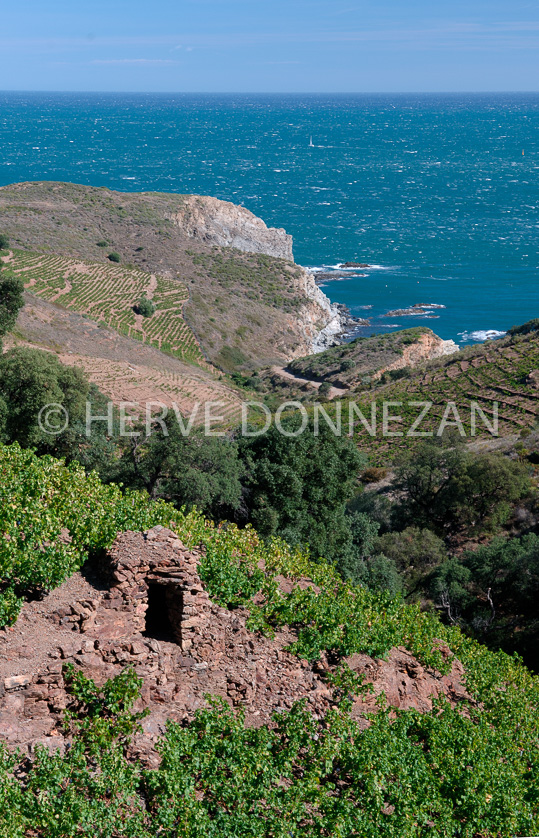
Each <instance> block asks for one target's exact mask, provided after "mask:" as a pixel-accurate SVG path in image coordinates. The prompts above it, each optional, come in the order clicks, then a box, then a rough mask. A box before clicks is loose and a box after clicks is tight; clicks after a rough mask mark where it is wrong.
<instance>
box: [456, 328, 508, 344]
mask: <svg viewBox="0 0 539 838" xmlns="http://www.w3.org/2000/svg"><path fill="white" fill-rule="evenodd" d="M506 334H507V332H500V331H499V330H498V329H479V330H478V331H476V332H459V337H460V338H461V343H464V341H467V340H476V341H479V342H482V341H484V340H495V339H496V338H503V336H504V335H506Z"/></svg>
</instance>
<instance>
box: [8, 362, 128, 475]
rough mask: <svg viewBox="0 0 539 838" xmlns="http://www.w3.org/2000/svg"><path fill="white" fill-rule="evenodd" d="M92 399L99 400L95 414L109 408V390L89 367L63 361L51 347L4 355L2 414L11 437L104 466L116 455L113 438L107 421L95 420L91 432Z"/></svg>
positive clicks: (26, 444)
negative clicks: (89, 409) (89, 373)
mask: <svg viewBox="0 0 539 838" xmlns="http://www.w3.org/2000/svg"><path fill="white" fill-rule="evenodd" d="M87 400H93V406H92V413H93V414H98V413H100V414H103V413H106V406H105V404H106V401H107V400H106V398H105V396H103V394H102V393H100V392H99V390H98V389H97V387H95V386H94V385H91V384H90V382H89V381H88V379H87V378H86V375H85V374H84V372H83V371H82V370H81V369H78V368H76V367H75V368H73V367H66V366H65V365H64V364H61V363H60V361H59V360H58V358H57V357H56V356H55V355H53V354H52V353H51V352H42V351H41V350H38V349H27V348H22V349H11V350H10V351H8V352H6V353H5V354H4V355H2V356H1V357H0V420H1V421H2V426H1V430H2V438H3V441H5V442H8V443H10V442H15V441H16V442H18V443H19V444H20V445H21V446H22V447H23V448H35V449H36V450H37V452H38V453H40V454H52V455H54V456H57V457H66V458H67V459H68V460H79V461H80V462H82V463H83V464H84V465H85V466H86V467H88V468H94V467H98V466H99V465H100V464H103V463H104V462H105V461H106V460H107V458H108V457H110V456H111V454H112V450H113V442H112V440H109V439H108V437H107V430H108V429H107V427H106V425H105V426H103V423H101V424H98V423H92V425H91V433H90V435H89V436H87V435H86V402H87ZM2 404H3V405H4V407H2Z"/></svg>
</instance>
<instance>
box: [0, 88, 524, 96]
mask: <svg viewBox="0 0 539 838" xmlns="http://www.w3.org/2000/svg"><path fill="white" fill-rule="evenodd" d="M4 93H54V94H68V93H82V94H92V95H93V94H99V95H101V96H102V95H107V94H108V95H111V96H115V95H118V94H123V95H131V96H464V95H466V96H484V95H498V96H502V95H504V96H508V95H509V96H511V95H526V94H528V95H529V94H539V89H537V90H490V89H489V90H350V91H345V90H332V91H321V90H294V91H282V90H53V89H30V88H20V89H19V88H10V89H0V94H4Z"/></svg>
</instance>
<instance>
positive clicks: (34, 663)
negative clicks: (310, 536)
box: [0, 527, 467, 765]
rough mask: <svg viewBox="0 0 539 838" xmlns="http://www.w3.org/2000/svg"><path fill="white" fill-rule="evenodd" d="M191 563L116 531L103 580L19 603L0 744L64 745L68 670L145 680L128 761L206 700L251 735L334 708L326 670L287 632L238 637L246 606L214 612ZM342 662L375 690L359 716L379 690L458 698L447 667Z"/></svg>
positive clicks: (158, 543) (0, 700) (154, 533)
mask: <svg viewBox="0 0 539 838" xmlns="http://www.w3.org/2000/svg"><path fill="white" fill-rule="evenodd" d="M199 558H200V555H199V554H198V553H197V551H189V550H187V549H186V548H185V546H184V545H183V544H182V543H181V541H179V540H178V538H177V537H176V536H175V534H174V533H173V532H171V531H170V530H166V529H163V528H161V527H156V528H154V529H153V530H150V531H149V532H146V533H144V534H142V533H132V532H128V533H123V534H120V535H119V536H118V537H117V539H116V542H115V544H114V545H113V547H112V549H111V551H110V553H109V555H108V557H107V559H106V561H105V562H104V565H103V575H102V577H100V578H99V579H97V578H91V577H89V576H87V575H81V574H78V573H77V574H75V575H74V576H73V577H72V578H71V579H70V580H69V581H68V582H66V583H65V584H64V585H62V586H61V587H60V588H58V589H57V590H55V591H53V592H52V593H51V594H49V595H48V596H47V597H46V598H45V599H43V600H42V601H36V602H30V603H27V604H26V605H25V606H24V608H23V610H22V613H21V615H20V617H19V619H18V621H17V624H16V625H15V626H14V627H12V628H11V629H5V630H2V631H1V632H0V738H1V739H2V740H3V741H5V742H6V743H7V744H8V745H9V746H10V747H15V746H18V747H22V748H23V749H26V750H27V751H28V752H29V753H31V752H32V751H33V749H34V748H35V746H36V744H38V743H40V744H43V745H45V746H47V747H49V748H50V749H60V750H62V749H63V748H65V745H66V741H65V740H64V738H63V734H62V727H61V721H62V713H63V710H64V709H65V707H66V706H67V704H68V702H69V697H68V695H67V694H66V691H65V689H64V683H63V678H62V666H63V664H64V663H65V662H67V661H71V662H73V663H74V664H75V666H76V667H77V668H80V669H81V670H82V671H83V672H84V674H85V675H86V676H87V677H91V678H93V679H94V680H95V681H96V683H98V684H101V683H103V682H104V681H105V680H106V679H107V678H110V677H112V676H114V675H116V674H118V673H119V672H120V671H121V670H122V669H123V668H124V667H126V666H132V667H133V668H134V669H135V671H136V672H137V673H138V674H139V675H140V676H141V677H142V678H143V680H144V686H143V690H142V696H141V699H140V706H142V705H144V706H147V707H149V709H150V715H149V716H148V717H147V718H146V719H145V720H144V722H143V727H144V729H143V733H142V734H140V735H139V736H138V737H137V738H136V741H135V744H134V754H136V755H138V756H140V757H141V758H142V759H143V760H144V761H145V762H146V763H147V764H149V765H155V764H156V762H157V756H156V753H155V751H154V745H155V742H156V740H157V738H158V737H159V736H160V735H162V733H163V732H164V729H165V722H166V719H167V718H171V719H175V720H178V721H182V720H188V719H190V718H192V716H193V714H194V712H195V711H196V710H197V708H200V707H202V706H203V705H204V704H205V698H204V696H205V695H206V694H208V693H211V694H214V695H220V696H222V697H223V698H224V699H225V700H226V701H227V702H228V703H229V704H230V705H231V706H233V707H240V706H241V707H243V708H245V711H246V719H247V723H248V724H250V725H255V726H257V725H260V724H263V723H266V722H269V721H270V720H271V715H272V713H274V712H275V711H277V712H278V711H283V710H286V709H288V708H290V707H291V706H292V704H293V703H294V702H295V701H297V700H298V699H301V698H306V699H307V706H308V707H309V708H310V710H311V712H312V713H313V714H315V715H316V716H318V717H320V716H322V715H324V714H325V713H326V711H327V710H328V708H329V707H330V706H331V704H332V694H331V692H330V690H329V689H328V685H327V681H326V676H327V674H328V672H329V671H330V670H331V669H332V668H333V667H332V665H330V663H329V662H328V661H327V660H325V659H322V660H320V661H317V662H314V663H310V662H308V661H306V660H302V659H299V658H297V657H295V656H294V655H292V654H290V653H289V652H287V651H286V647H287V645H288V644H289V643H290V642H292V641H293V640H294V633H293V632H292V631H291V630H288V629H285V630H283V631H280V632H277V633H276V635H275V637H274V638H273V639H270V638H267V637H264V636H262V635H259V634H254V633H252V632H250V631H249V630H248V629H247V628H246V619H247V616H248V614H247V612H246V610H245V609H243V608H238V609H236V610H233V611H229V610H226V609H224V608H221V607H219V606H218V605H216V604H215V603H213V602H212V601H211V600H210V599H209V597H208V595H207V593H206V591H205V589H204V585H203V584H202V582H201V580H200V577H199V575H198V570H197V567H198V561H199ZM280 584H281V586H282V588H283V590H290V589H291V587H292V585H294V584H299V585H301V586H306V585H312V583H311V582H309V580H296V581H295V582H292V581H291V580H287V579H284V578H281V579H280ZM348 664H349V665H350V666H351V668H352V669H353V670H354V671H356V672H358V673H364V675H365V677H366V679H367V680H368V681H369V682H370V683H372V684H373V693H372V694H370V695H367V696H366V697H363V698H361V699H358V700H357V701H356V703H355V705H354V708H353V711H352V712H353V714H354V715H355V716H356V717H359V716H361V714H362V713H363V712H364V711H365V710H375V709H376V696H377V695H378V694H379V693H380V692H382V691H383V692H385V694H386V696H387V699H388V701H389V703H390V705H392V706H394V707H402V708H412V707H413V708H416V709H418V710H419V711H421V712H425V711H428V710H430V709H431V707H432V696H437V695H439V694H441V693H443V694H445V695H447V696H448V697H449V698H450V700H451V701H452V702H460V701H465V700H467V695H466V691H465V688H464V686H463V671H462V667H461V666H460V664H459V663H458V662H456V661H455V662H454V663H453V668H452V671H451V673H450V674H449V675H446V676H441V675H440V674H439V673H436V672H431V671H427V670H426V669H425V668H424V667H423V666H421V664H420V663H419V662H418V661H417V660H416V659H415V658H414V657H413V656H412V655H411V654H410V653H409V652H407V650H406V649H404V648H398V649H393V650H392V651H391V653H390V655H389V656H388V659H387V660H385V661H383V660H374V659H372V658H370V657H368V656H367V655H353V656H352V657H350V658H349V659H348Z"/></svg>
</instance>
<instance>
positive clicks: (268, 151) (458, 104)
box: [0, 93, 539, 344]
mask: <svg viewBox="0 0 539 838" xmlns="http://www.w3.org/2000/svg"><path fill="white" fill-rule="evenodd" d="M0 113H1V115H2V119H1V120H0V144H1V148H2V155H1V158H0V185H6V184H9V183H14V182H20V181H28V180H61V181H70V182H76V183H83V184H88V185H90V184H91V185H94V186H106V187H108V188H110V189H116V190H120V191H127V192H131V191H163V192H175V193H181V194H187V193H190V194H202V195H212V196H215V197H217V198H221V199H224V200H228V201H232V202H234V203H236V204H243V205H244V206H245V207H247V208H248V209H250V210H251V211H252V212H254V213H255V214H256V215H258V216H260V217H261V218H263V219H264V221H265V222H266V223H267V224H268V225H269V226H271V227H279V228H281V227H282V228H285V229H286V230H287V232H288V233H290V234H292V236H293V238H294V257H295V260H296V262H297V263H298V264H301V265H304V266H307V267H311V268H313V267H318V268H322V267H323V266H330V265H332V266H336V265H339V264H342V263H343V262H346V261H351V260H355V261H358V262H360V263H368V264H369V265H372V266H373V267H371V268H369V269H358V273H361V274H366V276H358V277H350V278H349V279H342V278H340V279H338V280H335V281H326V282H324V283H323V285H324V287H323V291H324V293H325V294H327V296H328V297H329V298H330V299H331V301H332V302H335V303H340V304H342V305H346V306H347V307H348V308H349V309H350V311H351V314H352V315H353V316H355V317H359V318H368V319H369V320H370V323H371V325H370V327H366V330H365V331H363V332H362V333H363V334H368V333H372V332H378V331H382V332H385V331H391V330H393V329H395V328H397V327H400V328H408V327H410V326H413V325H425V326H428V327H430V328H432V329H433V330H434V331H435V332H436V333H437V334H439V335H440V337H442V338H444V339H453V340H455V341H456V342H457V343H459V344H465V343H468V342H474V341H479V340H482V339H484V338H485V337H486V336H488V335H489V333H491V334H492V335H496V333H500V332H505V331H506V330H507V329H509V328H510V327H511V326H512V325H514V324H515V323H520V322H524V321H525V320H527V319H529V318H531V317H534V316H536V315H537V313H538V311H539V282H538V279H539V255H538V249H537V227H538V210H537V206H536V183H537V172H538V171H539V150H538V145H537V136H538V132H537V129H538V127H539V96H538V95H537V94H499V95H487V94H485V95H477V96H476V95H469V94H461V95H454V96H453V95H413V96H412V95H395V96H392V95H383V96H374V95H370V96H359V95H358V96H352V95H347V96H344V95H343V96H340V95H334V96H316V95H304V96H299V95H298V96H292V95H288V96H282V95H279V96H277V95H275V96H270V95H229V96H220V95H187V94H181V95H180V94H178V95H168V94H159V95H157V94H156V95H154V94H144V95H142V94H141V95H135V94H55V93H54V94H53V93H35V94H32V93H3V94H0ZM311 136H312V138H313V139H312V144H311V143H310V137H311ZM375 266H376V267H375ZM423 304H436V305H437V306H445V308H439V309H436V310H434V312H433V317H431V316H428V315H427V317H428V318H429V319H426V317H425V315H419V314H415V315H409V316H402V315H401V316H398V317H389V318H388V317H386V316H385V315H387V314H388V312H390V311H399V310H406V309H410V307H413V306H417V305H423ZM366 306H369V307H371V308H365V307H366ZM434 316H435V317H436V319H434Z"/></svg>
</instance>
